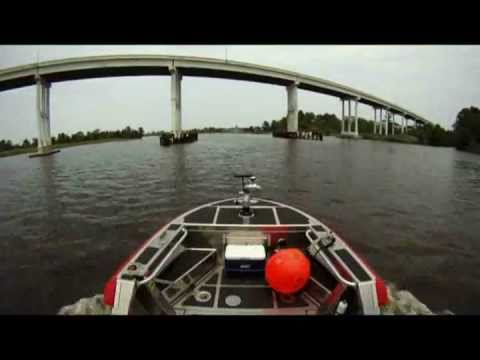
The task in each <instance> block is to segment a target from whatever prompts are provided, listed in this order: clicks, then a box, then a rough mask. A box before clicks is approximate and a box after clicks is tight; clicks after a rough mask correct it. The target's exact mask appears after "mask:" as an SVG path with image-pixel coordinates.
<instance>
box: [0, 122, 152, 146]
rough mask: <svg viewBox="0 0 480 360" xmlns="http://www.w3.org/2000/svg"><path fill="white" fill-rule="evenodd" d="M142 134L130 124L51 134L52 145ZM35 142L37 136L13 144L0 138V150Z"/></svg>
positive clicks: (132, 136)
mask: <svg viewBox="0 0 480 360" xmlns="http://www.w3.org/2000/svg"><path fill="white" fill-rule="evenodd" d="M143 135H144V131H143V128H142V127H139V128H138V129H132V128H131V127H130V126H127V127H126V128H124V129H122V130H115V131H102V130H100V129H96V130H94V131H88V132H87V133H84V132H83V131H78V132H76V133H74V134H72V135H68V134H65V133H60V134H58V135H57V136H56V137H55V136H52V145H55V144H69V143H78V142H84V141H94V140H103V139H141V138H142V137H143ZM37 144H38V140H37V138H33V139H32V140H29V139H25V140H23V142H22V143H21V144H13V143H12V141H11V140H0V151H8V150H13V149H21V148H31V147H37Z"/></svg>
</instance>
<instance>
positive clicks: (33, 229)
mask: <svg viewBox="0 0 480 360" xmlns="http://www.w3.org/2000/svg"><path fill="white" fill-rule="evenodd" d="M0 169H1V173H2V177H1V178H0V198H1V199H2V207H1V211H0V293H2V297H1V298H0V313H54V312H56V311H57V310H58V309H59V308H60V306H62V305H65V304H68V303H72V302H74V301H75V300H77V299H78V298H80V297H85V296H91V295H93V294H96V293H100V292H101V291H102V288H103V284H104V282H105V281H106V279H108V277H109V276H110V275H111V273H112V272H113V271H114V270H115V269H116V267H117V266H118V264H119V263H120V262H121V261H122V260H123V259H124V258H125V257H126V256H127V255H128V254H129V253H130V252H131V251H132V250H134V249H135V248H136V247H138V245H139V244H141V243H142V242H143V241H144V240H145V238H147V237H148V236H150V235H151V234H152V233H153V232H154V231H155V230H157V229H158V228H159V227H160V226H162V224H164V223H165V222H167V221H169V220H171V219H172V218H173V217H175V216H177V215H178V214H179V213H181V212H183V211H186V210H188V209H190V208H191V207H193V206H197V205H200V204H202V203H204V202H207V201H214V200H218V199H221V198H225V197H231V196H235V195H236V194H237V192H238V191H239V182H238V181H237V180H236V179H233V178H232V174H234V173H240V172H242V173H243V172H251V173H253V174H255V175H256V176H257V178H258V183H259V184H260V185H261V186H262V188H263V190H262V191H261V195H262V196H263V197H266V198H271V199H274V200H278V201H283V202H288V203H291V204H292V205H294V206H298V207H299V208H301V209H303V210H305V211H307V212H310V213H311V214H312V215H314V216H317V217H319V218H320V219H321V220H323V221H325V222H326V223H327V224H328V225H329V226H331V227H332V228H333V229H334V230H335V231H337V232H338V233H339V234H341V235H342V236H343V237H345V239H346V240H347V241H348V242H350V243H351V244H352V246H353V247H354V248H356V249H357V250H358V251H359V252H360V253H361V254H362V255H364V256H365V257H366V258H367V259H368V260H369V262H371V264H372V265H373V266H374V267H375V268H376V270H378V272H379V273H381V274H382V275H384V277H385V278H386V279H388V280H390V281H393V282H396V283H397V284H398V285H399V286H401V287H406V288H407V289H409V290H411V291H412V292H413V293H414V294H415V295H417V296H418V297H419V298H420V299H421V300H422V301H424V302H425V303H426V304H428V305H429V306H430V307H432V308H433V310H442V309H445V308H449V309H451V310H452V311H454V312H457V313H478V312H480V308H479V307H478V304H479V303H480V301H479V300H480V266H479V265H480V260H478V258H479V256H478V255H479V254H480V244H479V241H478V234H479V233H480V190H479V189H480V156H477V155H472V154H468V153H462V152H458V151H455V150H454V149H448V148H430V147H424V146H417V145H404V144H393V143H381V142H374V141H352V140H340V139H336V138H330V137H327V138H325V139H324V141H323V142H318V141H292V140H288V139H279V138H272V137H271V136H264V135H233V134H216V135H213V134H212V135H202V136H201V137H200V139H199V141H198V142H197V143H192V144H184V145H178V146H171V147H160V146H159V143H158V138H155V137H152V138H145V139H143V140H132V141H127V142H118V143H105V144H99V145H91V146H81V147H74V148H67V149H64V150H62V152H61V153H59V154H56V155H55V156H50V157H45V158H36V159H29V158H28V157H26V156H24V155H22V156H15V157H10V158H3V159H0Z"/></svg>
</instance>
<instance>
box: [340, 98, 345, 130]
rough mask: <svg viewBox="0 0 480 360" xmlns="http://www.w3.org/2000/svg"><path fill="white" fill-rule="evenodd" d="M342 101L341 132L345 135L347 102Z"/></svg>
mask: <svg viewBox="0 0 480 360" xmlns="http://www.w3.org/2000/svg"><path fill="white" fill-rule="evenodd" d="M340 101H341V102H342V118H341V122H342V130H341V134H342V135H343V134H344V133H345V100H343V99H340Z"/></svg>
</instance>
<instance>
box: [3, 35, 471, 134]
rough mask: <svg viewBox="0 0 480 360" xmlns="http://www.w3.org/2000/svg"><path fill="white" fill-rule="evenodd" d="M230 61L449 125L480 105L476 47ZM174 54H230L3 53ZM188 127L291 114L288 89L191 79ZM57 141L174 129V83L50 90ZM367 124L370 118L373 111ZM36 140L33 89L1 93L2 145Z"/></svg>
mask: <svg viewBox="0 0 480 360" xmlns="http://www.w3.org/2000/svg"><path fill="white" fill-rule="evenodd" d="M227 50H228V58H229V59H231V60H237V61H245V62H251V63H256V64H261V65H267V66H273V67H280V68H284V69H288V70H292V71H297V72H300V73H304V74H308V75H313V76H318V77H321V78H325V79H328V80H332V81H336V82H339V83H342V84H345V85H349V86H352V87H355V88H358V89H359V90H363V91H366V92H369V93H372V94H374V95H377V96H379V97H381V98H384V99H386V100H389V101H391V102H393V103H396V104H398V105H401V106H404V107H406V108H407V109H409V110H412V111H414V112H416V113H419V114H421V115H423V116H425V117H426V118H428V119H430V120H431V121H433V122H436V123H439V124H440V125H442V126H444V127H447V128H448V127H450V126H451V125H452V124H453V122H454V120H455V116H456V114H457V113H458V111H459V110H460V109H461V108H462V107H465V106H471V105H476V106H478V105H479V100H480V88H479V87H478V82H479V80H480V56H479V55H480V47H479V46H297V45H296V46H228V47H227ZM106 54H172V55H191V56H204V57H214V58H224V57H225V47H224V46H0V68H6V67H10V66H17V65H21V64H26V63H32V62H35V61H36V60H37V56H38V59H39V60H40V61H44V60H51V59H59V58H65V57H74V56H89V55H106ZM182 85H183V87H182V92H183V93H182V96H183V98H182V103H183V125H184V128H192V127H203V126H233V125H236V124H237V125H239V126H249V125H255V124H260V123H261V122H263V121H264V120H268V121H270V120H272V119H276V118H279V117H281V116H284V115H285V112H286V91H285V89H284V88H282V87H279V86H272V85H265V84H256V83H249V82H243V81H232V80H221V79H203V78H189V77H185V78H184V80H183V83H182ZM51 92H52V99H51V117H52V134H53V135H56V134H58V133H59V132H67V133H72V132H75V131H78V130H82V131H88V130H93V129H96V128H101V129H117V128H122V127H125V126H127V125H130V126H133V127H139V126H143V127H144V128H145V129H146V130H147V131H150V130H159V129H169V128H170V82H169V78H168V77H129V78H111V79H92V80H81V81H72V82H67V83H59V84H54V85H53V86H52V90H51ZM299 106H300V108H301V109H303V110H305V111H313V112H316V113H324V112H329V113H336V114H339V112H340V102H339V101H338V99H336V98H332V97H328V96H325V95H321V94H315V93H310V92H307V91H300V92H299ZM359 114H360V116H362V117H367V118H371V117H372V116H373V112H372V110H371V108H369V107H367V106H359ZM36 136H37V130H36V119H35V89H34V87H27V88H22V89H16V90H12V91H7V92H2V93H0V138H8V139H12V140H14V141H20V140H21V139H23V138H26V137H28V138H32V137H36Z"/></svg>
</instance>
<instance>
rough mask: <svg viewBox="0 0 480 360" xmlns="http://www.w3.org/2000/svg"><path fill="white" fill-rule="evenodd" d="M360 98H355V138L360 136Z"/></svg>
mask: <svg viewBox="0 0 480 360" xmlns="http://www.w3.org/2000/svg"><path fill="white" fill-rule="evenodd" d="M358 100H359V99H358V98H355V136H358Z"/></svg>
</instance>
